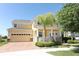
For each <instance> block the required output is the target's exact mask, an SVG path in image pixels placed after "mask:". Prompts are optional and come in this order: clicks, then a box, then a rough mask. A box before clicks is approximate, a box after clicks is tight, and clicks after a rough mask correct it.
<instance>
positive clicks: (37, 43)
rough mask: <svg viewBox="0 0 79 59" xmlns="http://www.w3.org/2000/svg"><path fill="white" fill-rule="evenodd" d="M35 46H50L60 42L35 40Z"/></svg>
mask: <svg viewBox="0 0 79 59" xmlns="http://www.w3.org/2000/svg"><path fill="white" fill-rule="evenodd" d="M35 45H36V46H38V47H51V46H56V45H61V42H58V41H56V42H53V41H50V42H36V43H35Z"/></svg>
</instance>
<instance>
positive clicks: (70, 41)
mask: <svg viewBox="0 0 79 59" xmlns="http://www.w3.org/2000/svg"><path fill="white" fill-rule="evenodd" d="M67 42H68V43H72V44H74V43H79V40H68V41H67Z"/></svg>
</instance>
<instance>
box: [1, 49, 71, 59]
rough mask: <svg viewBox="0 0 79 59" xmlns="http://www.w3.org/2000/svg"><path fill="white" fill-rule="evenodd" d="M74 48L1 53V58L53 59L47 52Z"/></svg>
mask: <svg viewBox="0 0 79 59" xmlns="http://www.w3.org/2000/svg"><path fill="white" fill-rule="evenodd" d="M70 49H72V48H48V49H36V50H24V51H16V52H8V53H0V57H2V56H3V57H2V58H7V59H12V57H13V58H14V59H42V58H43V59H52V58H53V57H54V56H53V55H50V54H48V53H46V52H48V51H59V50H70Z"/></svg>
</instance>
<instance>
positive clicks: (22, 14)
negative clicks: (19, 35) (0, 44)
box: [0, 3, 63, 35]
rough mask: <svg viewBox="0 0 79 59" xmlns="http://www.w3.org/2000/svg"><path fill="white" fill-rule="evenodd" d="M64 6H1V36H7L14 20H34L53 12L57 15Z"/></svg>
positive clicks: (33, 4) (44, 4)
mask: <svg viewBox="0 0 79 59" xmlns="http://www.w3.org/2000/svg"><path fill="white" fill-rule="evenodd" d="M62 7H63V4H50V3H49V4H46V3H42V4H40V3H32V4H28V3H26V4H23V3H21V4H11V3H10V4H0V35H7V29H8V28H11V27H12V23H11V22H12V20H14V19H18V20H19V19H20V20H21V19H24V20H33V19H34V18H35V17H36V16H38V15H41V14H45V13H48V12H51V13H52V14H54V15H55V14H56V12H57V11H59V10H60V9H61V8H62Z"/></svg>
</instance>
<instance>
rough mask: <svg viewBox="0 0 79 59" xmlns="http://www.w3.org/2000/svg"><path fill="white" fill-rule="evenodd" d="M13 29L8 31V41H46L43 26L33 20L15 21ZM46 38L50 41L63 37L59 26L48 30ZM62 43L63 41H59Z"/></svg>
mask: <svg viewBox="0 0 79 59" xmlns="http://www.w3.org/2000/svg"><path fill="white" fill-rule="evenodd" d="M12 24H13V28H9V29H8V39H9V41H12V42H13V41H14V42H28V41H30V42H31V41H34V42H36V41H39V40H44V30H43V26H42V25H40V24H38V22H35V21H32V20H13V22H12ZM46 29H47V30H46V32H47V33H46V36H47V37H48V38H49V39H50V37H53V39H57V38H60V37H61V33H60V31H59V27H58V26H57V25H54V26H50V27H47V28H46ZM58 40H59V41H62V40H61V39H58Z"/></svg>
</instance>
